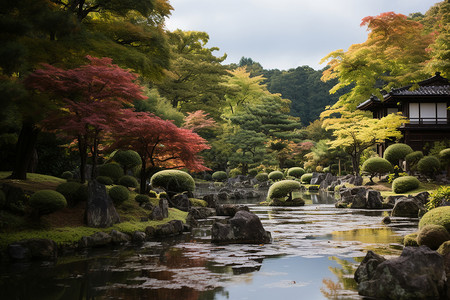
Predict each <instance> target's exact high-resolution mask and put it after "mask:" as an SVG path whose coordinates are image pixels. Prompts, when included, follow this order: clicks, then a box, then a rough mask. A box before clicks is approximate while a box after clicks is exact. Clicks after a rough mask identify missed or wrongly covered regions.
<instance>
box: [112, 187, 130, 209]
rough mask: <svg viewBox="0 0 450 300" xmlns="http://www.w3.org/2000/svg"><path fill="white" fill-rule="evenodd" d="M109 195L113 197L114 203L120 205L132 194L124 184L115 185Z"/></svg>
mask: <svg viewBox="0 0 450 300" xmlns="http://www.w3.org/2000/svg"><path fill="white" fill-rule="evenodd" d="M108 195H109V197H111V200H112V201H113V203H114V205H120V204H122V203H123V202H125V201H126V200H128V197H129V196H130V191H129V190H128V189H127V188H126V187H124V186H123V185H115V186H113V187H112V188H110V189H109V190H108Z"/></svg>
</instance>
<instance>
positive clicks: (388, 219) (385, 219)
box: [381, 216, 392, 224]
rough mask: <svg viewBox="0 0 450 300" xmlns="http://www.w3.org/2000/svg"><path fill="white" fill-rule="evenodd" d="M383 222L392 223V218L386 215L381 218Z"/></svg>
mask: <svg viewBox="0 0 450 300" xmlns="http://www.w3.org/2000/svg"><path fill="white" fill-rule="evenodd" d="M381 222H382V223H383V224H391V222H392V221H391V218H389V217H388V216H386V217H384V218H383V220H381Z"/></svg>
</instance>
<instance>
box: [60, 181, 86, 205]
mask: <svg viewBox="0 0 450 300" xmlns="http://www.w3.org/2000/svg"><path fill="white" fill-rule="evenodd" d="M56 191H57V192H58V193H61V194H62V195H63V196H64V197H65V198H66V200H67V204H68V205H70V206H74V205H76V204H77V203H79V202H82V201H86V200H87V198H88V190H87V186H86V185H84V184H81V183H79V182H64V183H61V184H60V185H58V186H57V187H56Z"/></svg>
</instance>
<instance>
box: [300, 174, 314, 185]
mask: <svg viewBox="0 0 450 300" xmlns="http://www.w3.org/2000/svg"><path fill="white" fill-rule="evenodd" d="M312 177H313V174H312V173H305V174H303V175H302V177H301V178H300V181H301V182H302V183H306V184H309V183H311V179H312Z"/></svg>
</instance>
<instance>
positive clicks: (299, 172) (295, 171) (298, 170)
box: [287, 167, 306, 178]
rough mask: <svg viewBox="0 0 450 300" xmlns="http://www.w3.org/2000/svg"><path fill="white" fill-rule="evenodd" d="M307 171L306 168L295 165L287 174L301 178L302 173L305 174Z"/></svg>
mask: <svg viewBox="0 0 450 300" xmlns="http://www.w3.org/2000/svg"><path fill="white" fill-rule="evenodd" d="M305 173H306V171H305V169H303V168H300V167H293V168H290V169H289V170H288V171H287V175H288V176H292V177H295V178H301V177H302V175H303V174H305Z"/></svg>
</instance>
